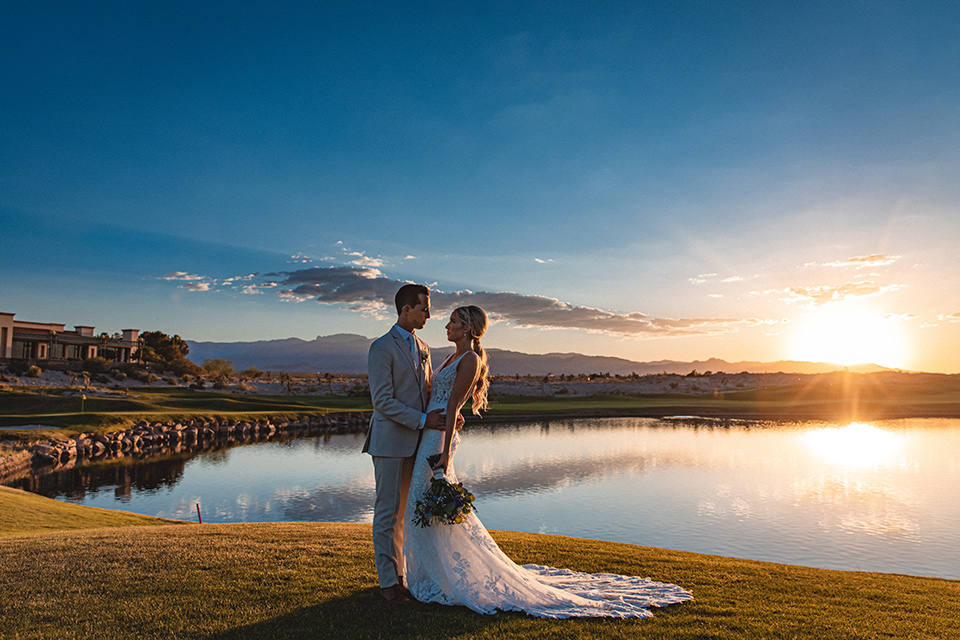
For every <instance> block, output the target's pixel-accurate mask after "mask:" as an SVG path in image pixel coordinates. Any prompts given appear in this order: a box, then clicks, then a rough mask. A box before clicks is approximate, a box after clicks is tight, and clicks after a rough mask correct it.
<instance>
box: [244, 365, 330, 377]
mask: <svg viewBox="0 0 960 640" xmlns="http://www.w3.org/2000/svg"><path fill="white" fill-rule="evenodd" d="M240 375H241V376H243V377H244V378H249V379H251V380H256V379H257V378H259V377H261V376H262V375H263V371H261V370H260V369H257V368H256V367H250V368H249V369H244V370H243V371H241V372H240ZM327 375H330V374H327Z"/></svg>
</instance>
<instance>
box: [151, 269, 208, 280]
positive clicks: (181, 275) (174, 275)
mask: <svg viewBox="0 0 960 640" xmlns="http://www.w3.org/2000/svg"><path fill="white" fill-rule="evenodd" d="M205 278H206V276H201V275H196V274H190V273H187V272H186V271H173V272H171V273H168V274H167V275H165V276H160V280H181V281H190V280H203V279H205Z"/></svg>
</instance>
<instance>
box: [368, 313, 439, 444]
mask: <svg viewBox="0 0 960 640" xmlns="http://www.w3.org/2000/svg"><path fill="white" fill-rule="evenodd" d="M414 340H416V341H417V345H418V346H419V348H420V354H421V358H422V360H423V366H422V367H421V369H420V371H419V372H418V369H417V363H416V361H415V360H414V357H413V354H412V353H411V352H410V347H409V345H408V344H407V341H406V340H404V339H403V336H402V334H401V333H400V331H399V330H398V329H397V327H396V326H394V327H393V328H391V329H390V331H389V332H388V333H387V334H386V335H384V336H382V337H380V338H377V339H376V340H374V342H373V344H372V345H370V353H369V354H368V356H367V372H368V374H369V381H370V396H371V398H372V399H373V417H372V418H371V419H370V429H369V430H368V431H367V440H366V442H364V443H363V451H364V452H366V453H369V454H370V455H372V456H384V457H396V458H406V457H409V456H412V455H413V454H414V453H416V451H417V445H418V444H419V442H420V420H421V418H422V417H423V413H424V410H425V409H426V408H427V402H428V401H429V399H430V376H431V373H432V369H431V368H430V348H429V347H428V346H427V344H426V343H425V342H423V341H422V340H420V339H419V338H417V337H416V336H414Z"/></svg>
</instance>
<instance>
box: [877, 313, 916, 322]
mask: <svg viewBox="0 0 960 640" xmlns="http://www.w3.org/2000/svg"><path fill="white" fill-rule="evenodd" d="M919 317H920V316H918V315H917V314H915V313H888V314H887V315H885V316H883V319H884V320H891V321H894V322H911V321H913V320H916V319H917V318H919Z"/></svg>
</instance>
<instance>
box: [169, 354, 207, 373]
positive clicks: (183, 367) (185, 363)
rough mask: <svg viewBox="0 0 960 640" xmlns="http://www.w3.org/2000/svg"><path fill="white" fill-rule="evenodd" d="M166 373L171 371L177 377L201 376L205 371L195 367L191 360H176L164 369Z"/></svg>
mask: <svg viewBox="0 0 960 640" xmlns="http://www.w3.org/2000/svg"><path fill="white" fill-rule="evenodd" d="M164 369H165V370H166V371H169V372H171V373H173V374H175V375H177V376H184V375H191V376H199V375H201V374H202V373H203V370H202V369H201V368H200V367H198V366H197V365H195V364H194V363H193V362H191V361H190V360H187V359H186V358H178V359H176V360H171V361H170V362H169V363H167V365H166V366H165V367H164Z"/></svg>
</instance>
